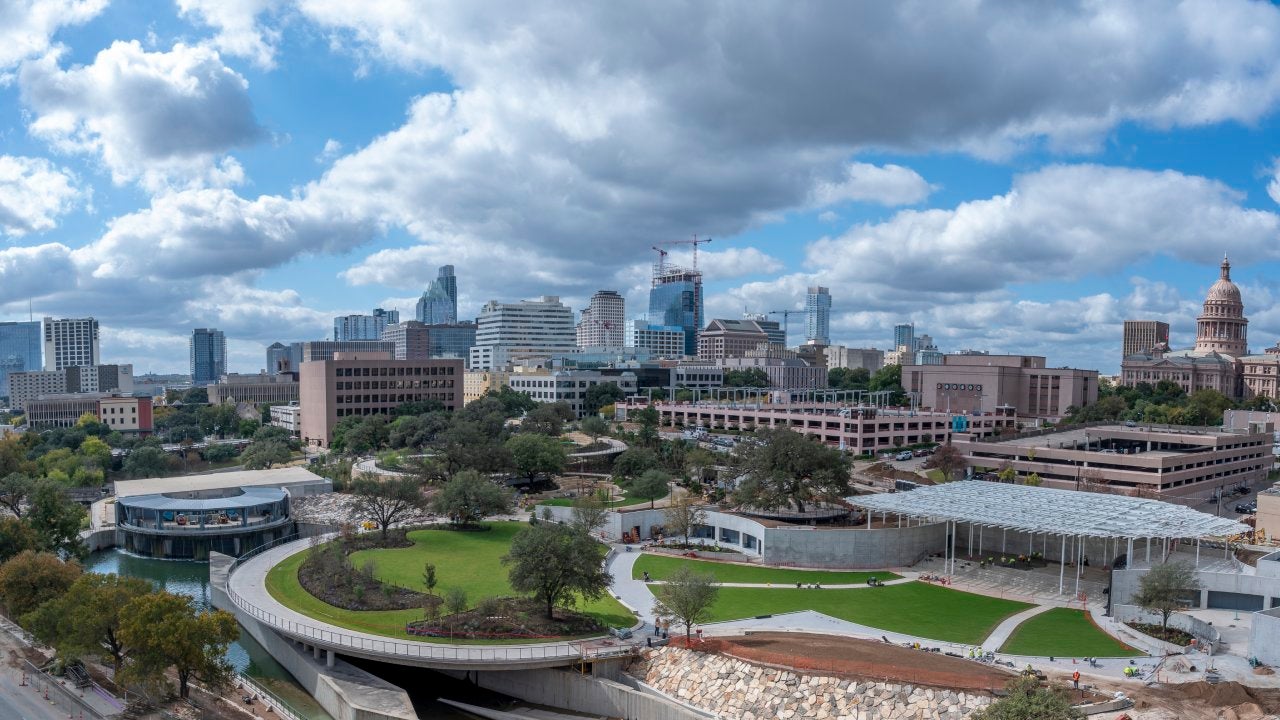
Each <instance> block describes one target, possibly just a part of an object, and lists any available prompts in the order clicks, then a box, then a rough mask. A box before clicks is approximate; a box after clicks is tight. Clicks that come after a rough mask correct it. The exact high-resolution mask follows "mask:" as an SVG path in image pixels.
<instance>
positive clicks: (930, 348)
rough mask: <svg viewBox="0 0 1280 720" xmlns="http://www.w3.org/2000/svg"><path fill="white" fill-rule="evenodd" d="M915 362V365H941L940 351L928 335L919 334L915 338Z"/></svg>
mask: <svg viewBox="0 0 1280 720" xmlns="http://www.w3.org/2000/svg"><path fill="white" fill-rule="evenodd" d="M915 362H916V364H917V365H941V364H942V362H943V360H942V351H941V350H939V349H938V346H937V345H934V344H933V338H932V337H931V336H929V335H921V336H920V337H918V338H916V352H915Z"/></svg>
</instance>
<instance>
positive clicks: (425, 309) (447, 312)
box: [416, 265, 458, 325]
mask: <svg viewBox="0 0 1280 720" xmlns="http://www.w3.org/2000/svg"><path fill="white" fill-rule="evenodd" d="M416 314H417V319H418V322H420V323H425V324H427V325H453V324H455V323H457V322H458V278H456V277H454V274H453V266H452V265H442V266H441V267H440V270H439V272H438V274H437V275H436V279H435V280H432V281H431V282H429V283H427V289H426V291H425V292H423V293H422V297H421V298H419V299H418V308H417V313H416Z"/></svg>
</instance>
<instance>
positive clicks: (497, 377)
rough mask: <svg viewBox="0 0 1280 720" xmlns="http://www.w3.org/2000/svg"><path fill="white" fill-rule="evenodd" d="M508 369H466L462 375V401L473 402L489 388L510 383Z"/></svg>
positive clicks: (494, 388)
mask: <svg viewBox="0 0 1280 720" xmlns="http://www.w3.org/2000/svg"><path fill="white" fill-rule="evenodd" d="M511 375H512V372H511V371H510V370H468V371H466V372H465V373H464V374H463V376H462V403H463V404H464V405H466V404H468V403H472V402H475V401H476V400H479V399H480V398H482V397H484V394H485V393H487V392H489V391H490V390H498V389H500V388H501V387H502V386H503V385H510V384H511Z"/></svg>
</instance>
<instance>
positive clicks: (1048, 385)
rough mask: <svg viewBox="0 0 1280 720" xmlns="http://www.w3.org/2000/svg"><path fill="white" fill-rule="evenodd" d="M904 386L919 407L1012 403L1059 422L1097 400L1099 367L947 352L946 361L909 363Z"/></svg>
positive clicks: (1022, 411)
mask: <svg viewBox="0 0 1280 720" xmlns="http://www.w3.org/2000/svg"><path fill="white" fill-rule="evenodd" d="M902 387H903V389H905V390H907V391H908V392H914V393H919V399H920V406H921V407H925V408H931V409H933V410H940V411H946V412H949V413H954V414H969V413H989V412H996V411H997V410H999V409H1001V408H1006V407H1012V408H1014V409H1016V410H1017V413H1018V415H1020V416H1023V417H1034V418H1045V419H1050V420H1056V419H1058V418H1061V417H1063V416H1064V415H1066V414H1067V408H1070V407H1084V406H1086V405H1092V404H1093V403H1095V402H1097V401H1098V371H1097V370H1077V369H1074V368H1048V367H1045V359H1044V358H1043V357H1041V356H1037V355H944V356H943V364H942V365H904V366H903V368H902Z"/></svg>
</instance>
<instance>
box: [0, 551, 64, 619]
mask: <svg viewBox="0 0 1280 720" xmlns="http://www.w3.org/2000/svg"><path fill="white" fill-rule="evenodd" d="M78 577H80V563H78V562H76V561H74V560H70V561H67V562H63V561H62V560H61V559H60V558H59V557H58V556H57V555H54V554H53V553H48V552H32V551H31V550H24V551H22V552H20V553H18V554H17V555H15V556H13V557H12V558H9V560H8V561H7V562H5V564H3V565H0V602H3V603H4V607H5V609H6V610H8V612H9V616H10V617H15V618H16V617H19V616H21V615H26V614H27V613H29V612H31V611H32V610H35V609H36V608H37V607H40V605H42V604H43V603H45V602H47V601H49V600H52V599H53V598H55V597H58V596H59V595H61V594H63V593H65V592H66V591H67V588H69V587H71V583H73V582H75V581H76V578H78Z"/></svg>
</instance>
